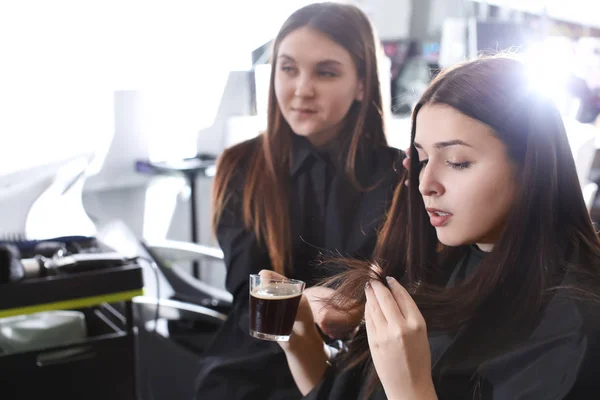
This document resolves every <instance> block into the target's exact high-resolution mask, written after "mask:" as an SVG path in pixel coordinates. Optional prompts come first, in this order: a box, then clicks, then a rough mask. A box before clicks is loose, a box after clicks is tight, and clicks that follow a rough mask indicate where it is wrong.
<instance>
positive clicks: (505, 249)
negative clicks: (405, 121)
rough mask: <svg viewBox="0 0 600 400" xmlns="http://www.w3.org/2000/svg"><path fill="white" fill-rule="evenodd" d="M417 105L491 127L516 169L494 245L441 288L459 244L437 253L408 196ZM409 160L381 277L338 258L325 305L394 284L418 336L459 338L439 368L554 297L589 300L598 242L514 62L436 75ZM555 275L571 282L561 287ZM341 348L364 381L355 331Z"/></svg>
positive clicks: (380, 250)
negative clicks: (407, 295)
mask: <svg viewBox="0 0 600 400" xmlns="http://www.w3.org/2000/svg"><path fill="white" fill-rule="evenodd" d="M428 104H439V105H447V106H450V107H453V108H455V109H456V110H458V111H460V112H461V113H463V114H464V115H466V116H469V117H471V118H474V119H476V120H478V121H481V122H483V123H485V124H487V125H488V126H490V127H492V128H493V130H494V132H495V134H496V136H497V137H498V138H499V139H500V140H501V141H502V142H503V143H504V145H505V147H506V151H507V155H508V157H509V158H510V159H511V160H512V162H513V163H514V164H515V165H516V167H517V173H516V178H515V179H516V180H517V182H516V183H517V187H518V189H517V195H516V199H515V202H514V206H513V207H512V208H511V212H510V214H509V215H508V217H507V220H506V224H505V227H504V229H503V232H502V233H501V236H500V238H499V240H498V241H497V242H496V243H495V245H494V248H493V250H492V251H491V253H489V254H488V255H487V256H486V257H485V258H484V260H483V261H482V263H481V265H480V266H479V267H478V268H477V270H476V272H475V273H474V274H473V275H472V276H470V277H469V278H468V279H466V280H465V281H463V282H461V283H459V284H458V285H457V286H455V287H453V288H446V287H445V282H447V279H448V277H449V274H450V272H451V271H452V270H453V269H454V267H455V266H456V265H457V262H458V261H459V260H460V259H461V258H462V257H463V256H464V255H466V253H467V251H468V247H469V246H467V245H465V246H462V247H455V248H450V247H446V246H443V245H441V244H440V242H439V241H438V240H437V236H436V232H435V229H434V228H433V227H432V226H431V224H430V223H429V218H428V215H427V212H426V210H425V207H424V204H423V199H422V196H421V194H420V192H419V188H418V187H419V185H418V182H419V163H418V155H417V152H416V149H415V147H414V146H413V145H412V143H414V138H415V131H416V128H417V126H416V121H417V115H418V113H419V110H420V109H421V108H422V107H423V106H424V105H428ZM410 154H411V165H410V169H409V177H408V178H409V179H410V185H409V187H408V188H407V187H406V186H405V185H399V186H398V187H397V189H396V192H395V195H394V199H393V203H392V206H391V209H390V214H389V216H388V219H387V220H386V222H385V224H384V226H383V227H382V230H381V234H380V236H379V241H378V244H377V248H376V259H375V262H376V263H378V264H379V266H380V267H381V271H380V272H379V273H374V272H373V270H372V269H369V265H367V264H365V263H361V262H359V261H356V260H346V261H345V263H346V265H347V266H348V270H347V271H346V272H344V273H342V274H341V275H338V276H336V277H334V278H332V280H331V281H330V282H329V283H332V282H336V283H337V284H338V285H339V290H338V297H337V298H336V299H335V303H334V304H336V305H338V306H339V305H340V304H352V305H354V304H355V303H356V302H357V301H358V303H362V304H364V301H365V299H364V284H365V280H367V279H370V278H376V279H377V278H379V279H380V278H381V277H383V276H386V275H390V276H396V277H398V278H399V279H400V281H401V282H402V283H403V284H404V285H405V287H407V288H408V289H409V291H410V292H411V293H412V295H413V298H414V300H415V301H416V303H417V305H418V306H419V309H420V311H421V312H422V314H423V316H424V318H425V321H426V323H427V328H428V331H446V332H458V331H459V330H460V331H461V340H460V341H458V342H457V343H455V344H456V346H453V349H454V353H453V354H451V355H450V357H448V358H447V359H449V360H453V362H455V363H457V364H460V363H461V362H465V361H467V360H468V362H470V363H471V364H473V363H475V364H476V365H480V364H481V362H483V361H485V359H489V358H490V357H492V356H493V355H494V354H498V353H499V352H501V351H502V350H503V349H506V348H507V346H510V344H511V341H512V343H514V340H518V337H523V335H526V334H527V333H528V332H529V331H530V329H531V328H532V324H535V322H536V320H537V317H538V316H539V315H540V310H541V308H542V307H543V306H544V305H545V304H546V303H547V301H548V300H549V298H550V297H551V296H552V295H554V294H556V293H557V292H560V293H563V294H565V295H567V296H574V297H577V298H580V299H581V298H584V299H588V300H590V299H591V300H598V297H597V296H598V288H599V287H600V284H599V282H598V280H599V276H600V273H599V271H600V269H599V261H600V242H599V240H598V237H597V235H596V232H595V231H594V228H593V226H592V221H591V219H590V216H589V213H588V210H587V208H586V205H585V203H584V200H583V196H582V192H581V188H580V185H579V181H578V177H577V172H576V169H575V162H574V160H573V156H572V153H571V149H570V146H569V142H568V140H567V135H566V132H565V128H564V125H563V122H562V119H561V116H560V114H559V112H558V110H557V108H556V107H555V106H554V105H553V104H552V103H551V102H549V101H548V100H546V99H544V98H543V97H541V96H538V95H537V94H536V93H535V92H534V91H532V90H531V89H530V85H529V82H528V79H527V73H526V69H525V66H524V65H523V64H522V63H520V62H519V61H517V60H515V59H512V58H510V57H505V56H495V57H488V58H481V59H477V60H474V61H470V62H466V63H463V64H460V65H458V66H455V67H453V68H450V69H447V70H445V71H442V72H441V73H440V74H439V75H438V76H437V77H436V78H435V79H434V81H433V82H432V83H431V85H430V86H429V88H428V89H427V91H426V92H425V93H424V94H423V96H422V98H421V99H420V101H419V102H418V104H417V105H416V107H415V109H414V112H413V115H412V132H411V153H410ZM336 262H339V260H338V261H336ZM567 271H568V272H569V274H573V276H574V277H575V278H576V279H575V281H576V282H577V283H576V284H574V285H572V286H565V285H563V284H562V281H563V278H564V275H565V273H567ZM348 299H352V301H350V302H349V301H348ZM340 302H341V303H340ZM461 328H462V329H461ZM353 346H354V350H353V351H352V352H351V363H350V365H356V364H359V363H363V362H366V364H364V365H367V368H368V369H370V373H371V376H372V377H374V381H375V382H376V381H377V378H376V376H375V375H374V374H373V368H372V366H370V360H369V352H368V345H367V342H366V339H365V335H364V330H363V331H362V334H359V335H358V336H357V338H356V341H355V342H354V344H353ZM452 356H453V357H452ZM442 371H443V369H442ZM442 374H443V372H442Z"/></svg>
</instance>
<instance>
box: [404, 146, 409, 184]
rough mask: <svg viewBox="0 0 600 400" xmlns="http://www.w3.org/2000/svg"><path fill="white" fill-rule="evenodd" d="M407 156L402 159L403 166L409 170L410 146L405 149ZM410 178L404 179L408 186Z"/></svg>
mask: <svg viewBox="0 0 600 400" xmlns="http://www.w3.org/2000/svg"><path fill="white" fill-rule="evenodd" d="M404 152H405V154H406V157H405V158H404V160H402V166H403V167H404V168H405V169H406V170H407V171H408V170H409V169H410V147H409V148H408V149H406V150H405V151H404ZM408 182H409V181H408V178H406V180H405V181H404V184H405V185H406V186H408Z"/></svg>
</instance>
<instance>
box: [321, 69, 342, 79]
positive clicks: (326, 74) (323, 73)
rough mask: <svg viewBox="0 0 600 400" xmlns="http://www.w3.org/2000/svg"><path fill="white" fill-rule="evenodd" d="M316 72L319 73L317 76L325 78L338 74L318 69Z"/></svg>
mask: <svg viewBox="0 0 600 400" xmlns="http://www.w3.org/2000/svg"><path fill="white" fill-rule="evenodd" d="M317 73H318V74H319V76H323V77H326V78H334V77H336V76H338V74H336V73H335V72H333V71H318V72H317Z"/></svg>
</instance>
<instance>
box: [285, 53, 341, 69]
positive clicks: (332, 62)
mask: <svg viewBox="0 0 600 400" xmlns="http://www.w3.org/2000/svg"><path fill="white" fill-rule="evenodd" d="M278 58H283V59H285V60H288V61H293V62H296V60H294V57H292V56H289V55H287V54H280V55H279V57H278ZM317 65H319V66H326V65H342V63H341V62H339V61H338V60H332V59H327V60H322V61H319V62H318V63H317Z"/></svg>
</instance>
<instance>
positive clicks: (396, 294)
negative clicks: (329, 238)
mask: <svg viewBox="0 0 600 400" xmlns="http://www.w3.org/2000/svg"><path fill="white" fill-rule="evenodd" d="M387 283H388V285H387V287H386V286H385V285H383V284H382V283H381V282H380V281H378V280H373V281H371V282H368V283H367V284H366V286H365V295H366V298H367V303H366V305H365V324H366V327H367V337H368V341H369V348H370V350H371V358H372V360H373V365H374V366H375V370H376V371H377V376H378V377H379V380H380V381H381V384H382V386H383V388H384V390H385V393H386V396H387V398H388V399H400V398H404V399H415V400H416V399H419V400H424V399H437V396H436V394H435V389H434V386H433V380H432V377H431V353H430V349H429V341H428V339H427V327H426V324H425V320H424V319H423V315H422V314H421V312H420V311H419V308H418V307H417V305H416V304H415V302H414V300H413V299H412V297H411V295H410V294H409V293H408V291H407V290H406V289H405V288H404V287H402V285H400V283H398V281H397V280H396V279H394V278H388V279H387Z"/></svg>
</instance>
